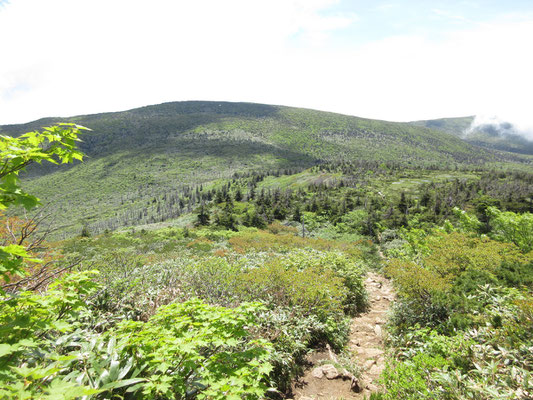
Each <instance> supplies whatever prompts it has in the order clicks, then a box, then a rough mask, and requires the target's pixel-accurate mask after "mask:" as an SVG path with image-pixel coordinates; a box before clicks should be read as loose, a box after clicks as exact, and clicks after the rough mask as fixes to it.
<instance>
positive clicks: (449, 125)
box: [411, 116, 533, 155]
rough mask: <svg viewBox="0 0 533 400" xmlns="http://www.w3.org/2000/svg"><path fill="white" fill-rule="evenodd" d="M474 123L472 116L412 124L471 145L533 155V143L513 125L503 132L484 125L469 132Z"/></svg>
mask: <svg viewBox="0 0 533 400" xmlns="http://www.w3.org/2000/svg"><path fill="white" fill-rule="evenodd" d="M473 121H474V117H473V116H470V117H459V118H441V119H433V120H427V121H414V122H411V124H412V125H415V126H422V127H426V128H431V129H436V130H439V131H442V132H446V133H451V134H453V135H456V136H458V137H460V138H462V139H463V140H465V141H466V142H468V143H470V144H473V145H476V146H479V147H483V148H486V149H491V150H502V151H506V152H511V153H517V154H528V155H533V141H530V140H527V139H526V138H524V137H523V136H521V135H519V134H518V133H515V132H513V127H512V125H511V124H506V125H507V126H506V128H507V129H503V130H502V129H498V127H495V126H492V125H484V126H479V127H477V128H476V129H474V130H473V131H471V132H469V129H470V126H471V125H472V122H473ZM467 132H468V133H467Z"/></svg>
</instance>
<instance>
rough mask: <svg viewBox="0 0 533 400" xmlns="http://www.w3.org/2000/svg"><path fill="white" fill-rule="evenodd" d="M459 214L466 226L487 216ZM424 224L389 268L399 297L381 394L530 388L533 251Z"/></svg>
mask: <svg viewBox="0 0 533 400" xmlns="http://www.w3.org/2000/svg"><path fill="white" fill-rule="evenodd" d="M487 210H488V213H487V214H488V215H490V214H491V211H490V210H491V209H490V207H489V208H487ZM458 217H459V220H460V223H459V226H460V229H461V230H463V231H470V232H471V231H476V230H477V229H478V228H479V226H480V225H479V223H478V222H477V220H476V219H475V218H473V217H471V216H469V215H467V214H465V213H460V215H458ZM491 220H492V216H491ZM420 233H421V232H417V233H416V234H415V235H414V236H413V235H410V236H405V235H404V237H407V238H408V240H409V241H408V242H405V246H406V247H408V251H399V252H397V253H396V254H400V255H401V257H402V258H397V259H393V260H391V261H390V262H389V265H388V266H387V269H386V270H387V272H388V273H389V274H390V275H391V276H392V277H393V278H394V282H395V285H396V287H397V289H398V295H399V299H398V301H397V303H396V304H395V305H394V308H393V315H392V317H391V319H390V326H389V333H390V336H389V344H390V346H391V350H392V351H391V354H390V358H389V362H388V365H387V368H386V370H385V372H384V374H383V384H384V385H385V389H386V390H385V391H384V392H383V393H380V394H379V395H377V396H375V397H376V398H379V399H383V400H384V399H387V400H389V399H396V398H402V399H403V398H405V399H419V398H421V399H454V400H455V399H457V400H459V399H465V398H472V399H482V400H485V399H487V400H488V399H522V398H524V399H525V398H529V397H531V395H532V394H533V384H532V381H531V368H532V367H533V358H532V356H531V352H530V349H531V345H532V344H533V336H532V332H533V330H532V329H531V327H532V325H531V320H532V319H531V315H532V313H531V309H532V306H531V304H533V303H532V297H531V292H530V289H531V278H532V277H531V273H532V270H531V253H529V254H523V253H521V252H520V249H519V248H518V247H517V246H516V245H515V244H513V243H504V242H498V241H495V240H491V239H489V238H487V237H485V236H481V237H479V236H475V235H472V234H471V233H465V232H458V231H456V230H455V229H452V230H451V231H450V232H449V233H445V232H444V231H443V230H440V231H439V230H431V231H429V232H428V231H426V232H425V235H423V234H420ZM413 238H417V239H416V240H413ZM507 240H509V241H510V240H511V238H510V237H507ZM413 244H414V246H413ZM528 349H529V350H528Z"/></svg>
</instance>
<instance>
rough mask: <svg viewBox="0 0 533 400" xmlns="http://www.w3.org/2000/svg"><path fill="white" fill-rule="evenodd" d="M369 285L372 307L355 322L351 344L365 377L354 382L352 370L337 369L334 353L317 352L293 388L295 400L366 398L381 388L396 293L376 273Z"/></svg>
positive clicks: (371, 277) (354, 357)
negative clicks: (385, 334) (387, 323)
mask: <svg viewBox="0 0 533 400" xmlns="http://www.w3.org/2000/svg"><path fill="white" fill-rule="evenodd" d="M365 286H366V290H367V291H368V296H369V300H370V308H369V310H368V311H367V312H366V313H363V314H361V315H359V316H358V317H356V318H354V319H353V321H352V327H351V333H350V342H349V344H348V349H349V351H350V353H351V354H352V356H353V359H354V360H356V361H357V364H358V365H359V368H360V370H361V371H362V374H361V376H360V377H359V379H354V377H353V376H352V375H351V374H349V373H348V371H345V370H341V369H340V368H335V367H334V366H333V364H337V363H336V361H337V360H336V356H335V354H333V353H332V352H331V351H328V350H327V349H326V350H324V351H321V352H315V353H313V354H311V355H310V356H309V362H310V363H311V366H310V367H309V368H308V369H307V370H306V372H305V374H304V376H303V377H302V378H301V379H300V380H299V381H298V382H296V383H295V384H294V386H293V392H294V399H295V400H334V399H341V398H342V399H346V400H348V399H363V398H364V396H365V395H366V396H367V398H368V397H369V395H370V393H371V392H374V391H376V390H377V389H378V387H377V380H378V378H379V376H380V374H381V372H382V371H383V369H384V367H385V361H384V356H383V353H384V352H383V340H382V334H383V324H384V323H385V321H386V318H387V312H388V310H389V306H390V302H391V301H392V300H393V299H394V292H393V289H392V285H391V283H390V282H389V281H388V280H387V279H385V278H384V277H383V276H381V275H378V274H376V273H373V272H371V273H369V274H368V277H367V279H366V281H365ZM337 366H338V365H337Z"/></svg>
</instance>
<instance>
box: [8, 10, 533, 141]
mask: <svg viewBox="0 0 533 400" xmlns="http://www.w3.org/2000/svg"><path fill="white" fill-rule="evenodd" d="M532 47H533V1H531V0H527V1H526V0H506V1H501V0H484V1H483V0H446V1H444V0H443V1H438V0H418V1H415V0H397V1H396V0H386V1H379V0H373V1H372V0H366V1H365V0H337V1H336V0H224V1H221V0H187V1H184V0H173V1H171V0H168V1H167V0H151V1H138V0H47V1H42V0H0V124H9V123H20V122H28V121H32V120H35V119H38V118H41V117H46V116H58V117H59V116H62V117H66V116H72V115H79V114H90V113H98V112H106V111H120V110H126V109H131V108H135V107H140V106H144V105H149V104H158V103H162V102H167V101H182V100H215V101H245V102H255V103H266V104H279V105H287V106H295V107H305V108H313V109H317V110H324V111H333V112H338V113H343V114H349V115H356V116H360V117H366V118H376V119H384V120H392V121H411V120H420V119H433V118H440V117H454V116H466V115H477V116H478V120H480V121H483V120H484V118H486V119H491V118H492V120H506V121H510V122H512V123H513V124H515V125H516V126H517V127H519V128H520V129H521V131H523V132H525V134H526V135H531V136H530V137H531V138H532V139H533V112H532V108H533V107H532V105H533V102H532V100H531V97H532V94H533V51H531V48H532Z"/></svg>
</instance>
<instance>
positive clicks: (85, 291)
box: [0, 272, 98, 399]
mask: <svg viewBox="0 0 533 400" xmlns="http://www.w3.org/2000/svg"><path fill="white" fill-rule="evenodd" d="M90 276H91V274H90V273H89V272H85V273H80V274H70V275H67V276H66V277H64V278H63V279H62V280H59V281H57V282H55V283H54V284H53V285H51V287H50V289H49V290H48V291H47V292H46V293H44V294H43V295H41V294H35V293H32V292H21V293H19V294H17V295H15V296H12V297H9V298H3V299H2V302H1V307H0V337H1V342H2V344H1V345H0V346H1V352H0V380H1V381H2V382H3V383H4V384H3V385H2V388H1V389H0V397H2V398H14V397H15V396H16V397H17V398H50V399H51V398H54V397H53V396H64V398H69V399H74V398H76V397H79V396H82V395H89V394H94V393H98V391H97V390H92V389H91V388H90V387H88V386H83V385H82V386H80V385H78V384H76V383H75V382H68V380H67V379H65V377H64V376H58V374H59V375H61V374H60V373H61V371H64V370H65V368H66V367H68V365H69V363H70V361H71V360H72V357H70V356H66V355H65V345H64V340H61V338H63V337H68V334H69V333H72V332H73V331H74V330H75V329H76V328H78V327H79V326H80V322H81V319H82V316H83V315H84V312H86V311H87V298H88V297H89V295H90V294H92V293H94V291H95V289H96V286H95V284H94V283H93V282H92V281H91V279H90ZM19 396H20V397H19ZM56 398H57V397H56Z"/></svg>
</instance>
